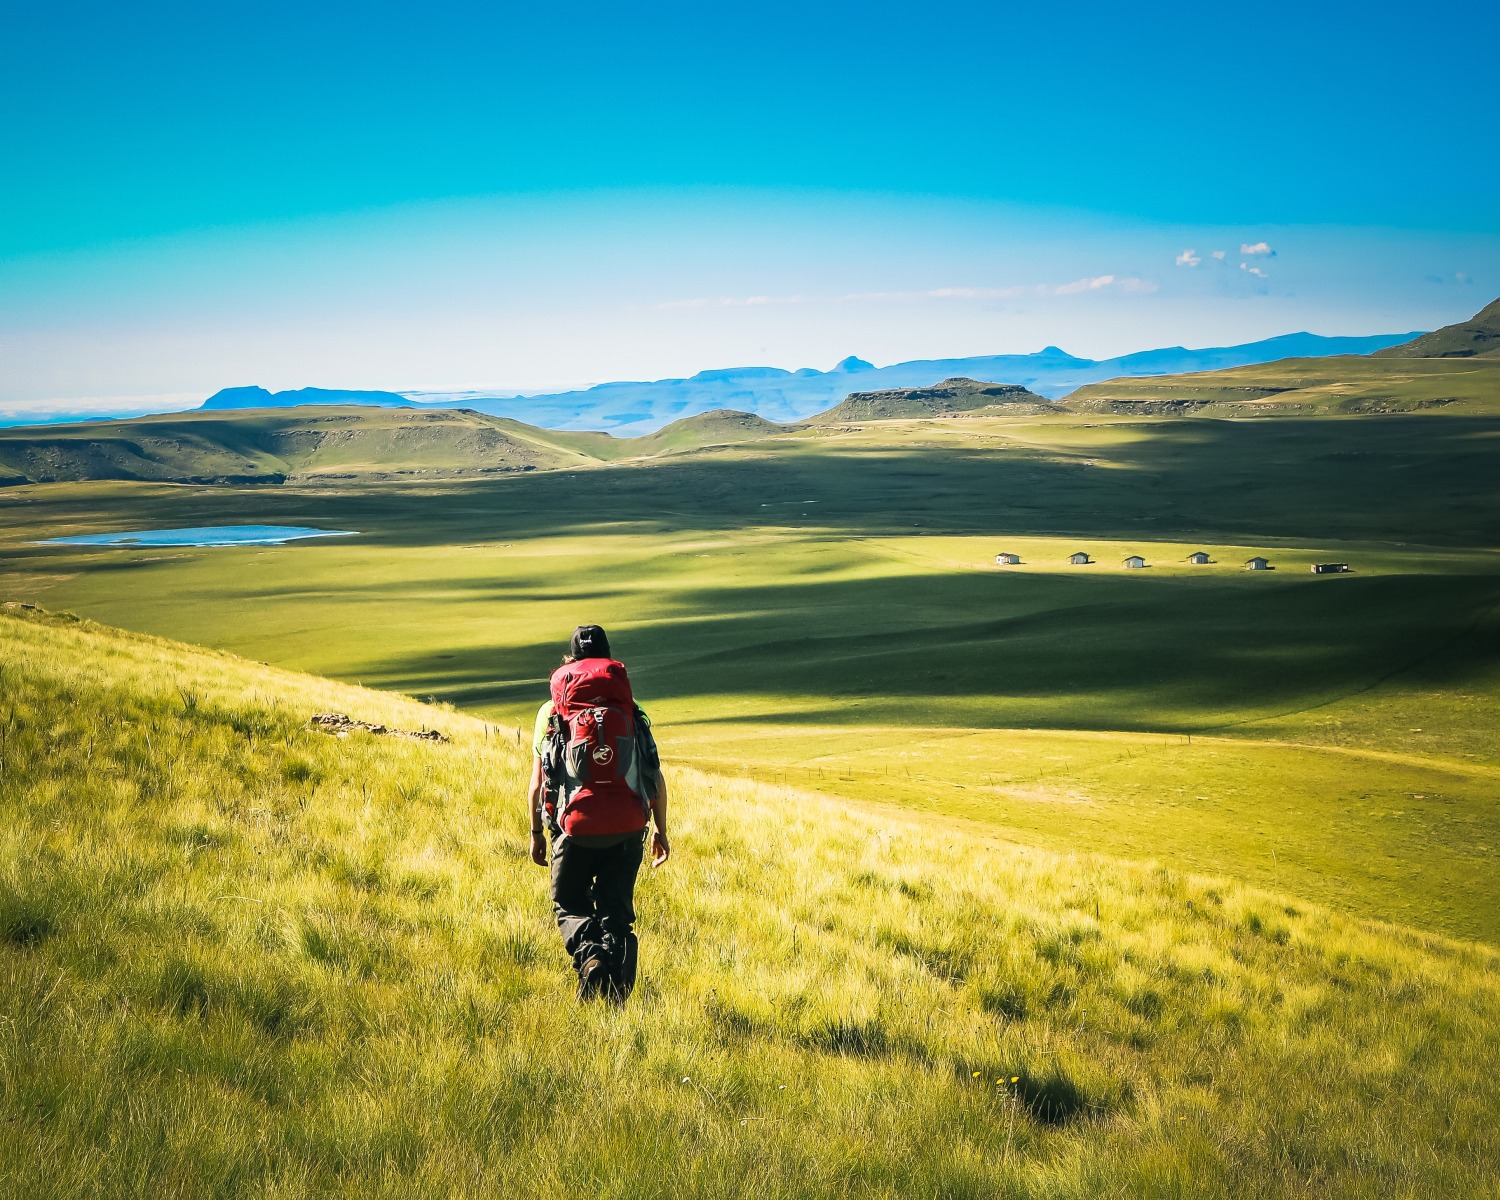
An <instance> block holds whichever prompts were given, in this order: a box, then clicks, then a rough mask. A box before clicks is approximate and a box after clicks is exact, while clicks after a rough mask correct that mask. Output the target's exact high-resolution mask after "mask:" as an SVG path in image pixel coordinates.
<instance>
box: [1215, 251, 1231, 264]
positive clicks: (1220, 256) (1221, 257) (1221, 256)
mask: <svg viewBox="0 0 1500 1200" xmlns="http://www.w3.org/2000/svg"><path fill="white" fill-rule="evenodd" d="M1228 253H1229V251H1227V250H1215V251H1214V257H1215V258H1217V259H1218V260H1219V261H1220V262H1223V261H1224V255H1226V254H1228Z"/></svg>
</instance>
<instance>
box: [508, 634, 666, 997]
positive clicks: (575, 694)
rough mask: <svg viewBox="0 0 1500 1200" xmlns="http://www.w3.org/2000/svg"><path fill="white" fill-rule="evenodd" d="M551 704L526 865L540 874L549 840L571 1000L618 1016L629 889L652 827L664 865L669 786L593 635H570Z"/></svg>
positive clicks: (632, 942) (540, 736)
mask: <svg viewBox="0 0 1500 1200" xmlns="http://www.w3.org/2000/svg"><path fill="white" fill-rule="evenodd" d="M551 693H552V694H551V696H550V698H549V699H548V700H547V701H546V703H544V704H543V705H542V707H541V708H540V709H539V710H538V711H537V714H536V729H535V731H534V733H533V735H532V742H531V748H532V752H533V755H534V757H533V759H532V763H531V785H530V787H529V788H528V789H527V805H528V807H529V809H530V812H531V861H532V862H534V863H536V864H537V865H538V866H546V865H547V863H548V856H547V834H551V837H552V855H551V864H552V904H553V908H554V909H555V911H556V913H557V927H558V929H559V930H560V931H561V932H562V936H563V945H564V947H565V948H566V949H567V951H568V953H569V954H571V955H572V956H573V967H574V970H576V971H577V972H578V998H579V999H580V1000H587V999H591V998H592V997H595V996H601V995H602V996H604V997H606V998H608V999H610V1000H613V1001H614V1002H615V1003H617V1004H622V1003H624V1001H625V998H626V997H627V996H629V995H630V991H631V989H632V988H633V987H634V986H635V972H636V936H635V932H634V929H633V926H634V924H635V877H636V874H637V872H639V871H640V868H641V858H642V856H643V854H644V851H645V842H646V825H647V818H648V817H650V819H651V821H652V823H653V824H654V825H655V827H656V828H655V831H654V832H653V833H652V835H651V865H652V866H653V867H659V866H661V865H662V864H663V863H664V862H666V861H667V858H668V856H669V855H670V854H671V853H672V846H671V843H670V842H668V841H667V785H666V781H665V780H664V779H663V778H662V774H661V760H660V758H659V756H658V754H657V750H656V740H655V739H654V738H653V737H652V736H651V722H650V721H649V720H648V719H647V717H646V714H645V713H644V712H642V711H641V709H640V708H639V707H637V706H636V703H635V697H634V696H633V695H632V693H631V690H630V680H629V679H628V678H627V676H626V674H625V665H624V664H623V663H620V662H616V661H615V660H614V659H613V658H611V657H610V650H609V637H608V636H607V635H606V634H605V632H604V630H602V629H601V628H599V626H597V625H580V626H579V627H578V628H577V629H575V630H574V631H573V640H572V644H571V645H570V646H569V649H568V654H567V656H566V657H565V658H564V659H563V661H562V666H560V667H558V668H557V670H556V671H554V672H553V674H552V685H551Z"/></svg>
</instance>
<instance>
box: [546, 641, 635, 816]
mask: <svg viewBox="0 0 1500 1200" xmlns="http://www.w3.org/2000/svg"><path fill="white" fill-rule="evenodd" d="M639 716H640V710H639V709H637V708H636V706H635V697H634V695H633V694H632V693H631V690H630V679H629V677H628V676H627V675H626V674H625V664H624V663H619V662H616V661H615V660H614V659H612V658H582V659H579V660H578V661H576V662H571V663H564V664H563V665H562V666H560V667H558V669H557V670H556V671H554V672H553V673H552V718H553V720H552V725H551V730H550V736H549V738H548V741H549V743H550V751H551V752H550V754H549V755H548V756H547V757H548V758H549V759H550V760H551V762H550V763H549V764H548V765H549V767H550V770H549V774H550V775H551V776H553V778H554V780H555V782H556V784H557V785H558V786H557V792H559V793H560V794H559V795H558V796H557V797H556V799H555V800H554V804H555V812H554V813H549V815H550V816H552V817H553V823H554V824H555V825H556V826H557V827H558V828H560V829H562V830H563V831H564V832H566V833H574V834H580V833H633V832H634V831H635V830H637V829H643V828H645V824H646V814H647V813H648V812H649V811H650V803H649V801H648V799H647V797H646V788H645V787H643V786H642V780H641V763H640V761H639V756H638V754H637V752H636V750H637V735H638V732H639V729H638V726H639V724H640V722H639V720H638V718H639Z"/></svg>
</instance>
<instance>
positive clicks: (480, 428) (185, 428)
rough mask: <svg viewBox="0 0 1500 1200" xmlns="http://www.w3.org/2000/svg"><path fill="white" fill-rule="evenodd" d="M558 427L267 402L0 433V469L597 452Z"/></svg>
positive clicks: (276, 467)
mask: <svg viewBox="0 0 1500 1200" xmlns="http://www.w3.org/2000/svg"><path fill="white" fill-rule="evenodd" d="M572 440H573V439H569V438H568V437H567V436H566V435H552V434H550V433H549V432H548V431H546V430H537V429H531V428H530V427H529V426H526V425H522V424H521V423H520V422H517V421H509V420H505V419H503V418H496V417H487V416H484V415H482V414H480V413H471V412H466V411H439V412H414V411H412V410H410V409H387V408H370V407H360V408H327V407H308V408H298V409H266V410H252V411H249V412H234V413H223V412H192V413H176V414H172V415H169V416H161V417H143V418H139V419H136V420H130V421H107V422H89V423H85V424H80V425H65V426H57V427H53V428H48V429H46V430H36V429H26V428H17V429H5V430H0V473H3V474H4V475H5V476H7V477H9V478H10V479H11V480H12V481H13V480H15V479H28V480H33V481H51V480H77V479H139V480H154V481H194V480H209V479H214V478H217V477H226V478H230V479H239V480H246V481H266V482H277V481H280V480H281V479H283V478H285V477H288V476H293V477H295V476H299V475H304V476H313V477H316V476H319V475H337V476H345V477H347V476H350V475H365V476H368V475H379V474H389V473H403V474H413V473H423V474H441V473H450V474H451V473H455V472H457V473H465V474H473V473H474V472H476V471H485V470H489V471H495V470H517V469H522V468H528V467H529V468H537V467H565V466H575V465H580V464H583V463H592V462H594V461H596V460H594V459H593V458H592V456H590V455H588V454H587V453H586V452H582V451H580V449H578V448H576V447H575V446H574V445H572V444H570V442H571V441H572Z"/></svg>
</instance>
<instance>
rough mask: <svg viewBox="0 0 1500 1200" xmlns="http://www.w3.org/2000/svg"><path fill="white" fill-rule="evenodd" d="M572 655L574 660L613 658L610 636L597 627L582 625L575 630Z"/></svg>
mask: <svg viewBox="0 0 1500 1200" xmlns="http://www.w3.org/2000/svg"><path fill="white" fill-rule="evenodd" d="M570 653H571V654H572V655H573V657H574V658H613V657H614V656H613V655H612V654H610V652H609V635H608V634H607V633H605V632H604V630H602V629H600V628H599V626H597V625H580V626H579V627H578V628H577V629H575V630H573V644H572V647H571V649H570Z"/></svg>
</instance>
